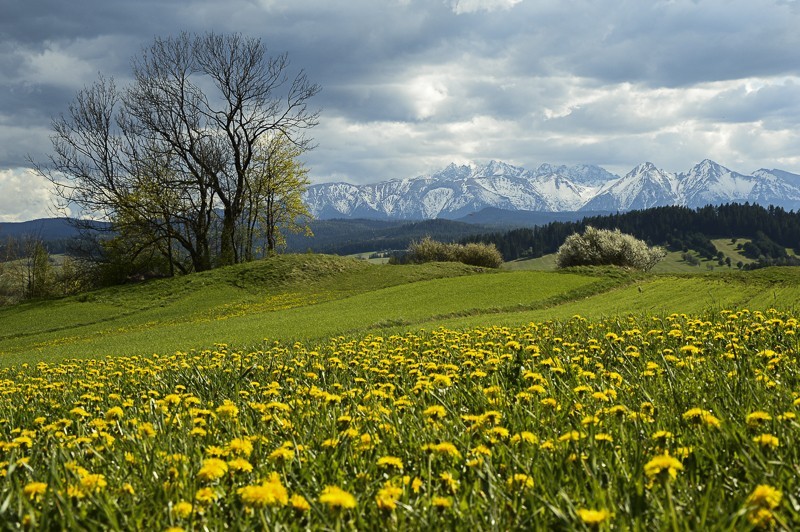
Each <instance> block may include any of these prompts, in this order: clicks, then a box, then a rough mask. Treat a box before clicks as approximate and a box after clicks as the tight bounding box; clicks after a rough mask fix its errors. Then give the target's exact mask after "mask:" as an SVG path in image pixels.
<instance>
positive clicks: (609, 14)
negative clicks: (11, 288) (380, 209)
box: [0, 0, 800, 221]
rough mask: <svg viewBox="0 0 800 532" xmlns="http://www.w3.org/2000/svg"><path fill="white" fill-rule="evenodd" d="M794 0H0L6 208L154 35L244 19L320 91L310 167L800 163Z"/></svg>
mask: <svg viewBox="0 0 800 532" xmlns="http://www.w3.org/2000/svg"><path fill="white" fill-rule="evenodd" d="M798 28H800V0H774V1H767V0H757V1H754V0H695V1H689V0H668V1H666V0H665V1H645V0H629V1H626V0H586V1H583V0H535V1H534V0H225V1H224V2H223V1H220V0H137V1H133V0H73V1H69V2H66V1H64V0H37V1H35V2H32V1H30V0H3V2H2V8H0V87H1V89H0V221H21V220H27V219H32V218H37V217H43V216H50V215H51V214H50V213H49V212H48V205H49V203H50V200H49V193H48V190H47V188H46V186H45V185H44V184H43V183H42V182H41V180H40V179H38V178H36V177H35V176H33V175H31V173H30V172H29V171H28V170H26V168H27V166H29V165H28V163H27V157H28V156H30V157H33V158H34V159H35V160H42V159H43V158H45V157H46V156H47V153H48V151H49V149H50V141H49V135H50V123H51V118H52V117H54V116H57V115H58V114H59V113H62V112H65V111H66V109H67V106H68V105H69V103H70V101H71V100H72V99H73V98H74V96H75V93H76V91H78V90H79V89H81V88H82V87H84V86H86V85H89V84H91V83H93V82H94V80H95V79H97V75H98V73H102V74H104V75H106V76H113V77H114V78H115V80H116V81H117V84H118V85H124V84H125V83H126V82H127V80H128V78H129V76H130V59H131V58H132V57H133V56H135V55H137V54H138V53H139V52H140V50H141V49H142V47H143V46H146V45H148V44H150V43H151V42H152V40H153V38H154V37H155V36H162V37H166V36H169V35H174V34H177V33H179V32H180V31H191V32H205V31H210V30H213V31H216V32H241V33H243V34H245V35H248V36H256V37H260V38H261V39H262V40H263V42H264V43H265V44H266V45H267V47H268V48H269V50H270V51H271V53H274V54H279V53H282V52H288V54H289V57H290V59H291V61H292V66H293V67H296V68H298V69H299V68H302V69H304V70H305V71H306V73H307V74H308V76H309V78H310V80H311V81H313V82H316V83H318V84H320V85H321V86H322V88H323V90H322V92H321V93H320V94H319V95H317V96H316V97H315V100H314V103H315V104H316V105H317V106H319V107H320V108H322V115H321V119H320V125H319V126H318V127H317V128H315V130H314V131H313V136H314V138H315V139H316V142H317V143H318V147H317V149H316V150H314V151H313V152H311V153H309V154H307V155H306V156H305V158H304V161H305V162H306V164H307V166H308V167H309V168H310V175H311V177H312V180H313V181H314V182H326V181H348V182H352V183H368V182H376V181H382V180H386V179H393V178H402V177H411V176H415V175H419V174H423V173H429V172H432V171H435V170H437V169H440V168H443V167H444V166H446V165H447V164H449V163H450V162H457V163H465V162H468V161H475V162H478V163H484V162H488V161H489V160H491V159H497V160H502V161H505V162H508V163H511V164H515V165H519V166H524V167H528V168H533V167H536V166H538V165H539V164H541V163H544V162H548V163H552V164H567V165H572V164H597V165H600V166H603V167H604V168H606V169H608V170H610V171H612V172H615V173H618V174H620V175H622V174H625V173H627V172H628V171H629V170H631V169H632V168H633V167H634V166H636V165H637V164H639V163H641V162H644V161H651V162H653V163H654V164H655V165H656V166H658V167H659V168H662V169H664V170H667V171H671V172H679V171H685V170H688V169H689V168H690V167H691V166H693V165H694V164H695V163H697V162H699V161H700V160H702V159H704V158H710V159H713V160H715V161H717V162H719V163H720V164H723V165H724V166H727V167H729V168H731V169H733V170H736V171H739V172H743V173H749V172H752V171H754V170H756V169H758V168H761V167H766V168H779V169H783V170H787V171H790V172H794V173H800V52H799V51H800V31H798Z"/></svg>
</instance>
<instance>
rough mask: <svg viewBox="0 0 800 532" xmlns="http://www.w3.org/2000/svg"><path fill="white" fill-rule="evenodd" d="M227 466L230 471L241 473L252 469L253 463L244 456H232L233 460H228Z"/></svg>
mask: <svg viewBox="0 0 800 532" xmlns="http://www.w3.org/2000/svg"><path fill="white" fill-rule="evenodd" d="M228 467H229V468H230V470H231V471H237V472H242V473H249V472H251V471H252V470H253V464H251V463H250V462H248V461H247V460H246V459H245V458H234V459H233V460H228Z"/></svg>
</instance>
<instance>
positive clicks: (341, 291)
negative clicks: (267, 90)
mask: <svg viewBox="0 0 800 532" xmlns="http://www.w3.org/2000/svg"><path fill="white" fill-rule="evenodd" d="M719 270H720V271H718V272H716V274H715V275H696V274H695V275H688V274H680V273H670V274H647V275H644V274H633V273H630V272H625V271H622V270H619V269H615V268H605V269H592V268H583V269H575V270H571V271H567V272H554V271H541V270H505V269H504V270H500V271H496V270H486V269H480V268H474V267H469V266H465V265H461V264H454V263H435V264H423V265H404V266H391V265H386V266H377V265H371V264H368V263H366V262H364V261H360V260H356V259H351V258H343V257H335V256H325V255H286V256H279V257H274V258H271V259H269V260H265V261H259V262H254V263H250V264H245V265H239V266H234V267H230V268H221V269H218V270H214V271H211V272H204V273H201V274H194V275H189V276H185V277H180V278H176V279H165V280H157V281H153V282H149V283H144V284H140V285H129V286H122V287H114V288H109V289H105V290H99V291H96V292H91V293H88V294H82V295H80V296H77V297H69V298H64V299H60V300H52V301H38V302H31V303H25V304H21V305H17V306H14V307H8V308H4V309H0V324H2V327H0V365H11V364H17V363H21V362H31V363H33V362H37V361H40V360H46V361H53V360H60V359H64V358H68V357H82V358H88V357H98V356H105V355H136V354H151V353H160V354H169V353H173V352H175V351H177V350H186V349H201V348H204V347H208V346H211V345H214V344H215V343H227V344H231V345H235V346H241V347H251V346H255V345H260V344H261V343H262V342H264V341H265V340H266V341H275V340H277V341H282V342H293V341H302V342H314V341H319V340H323V339H325V338H328V337H331V336H336V335H340V334H362V333H365V332H369V331H382V332H384V331H391V332H398V331H408V330H418V329H423V328H424V329H434V328H436V327H439V326H448V327H466V326H476V325H481V324H487V323H492V324H499V325H520V324H526V323H529V322H531V321H537V320H539V321H541V320H549V319H556V318H569V317H571V316H573V315H576V314H577V315H581V316H587V317H605V316H613V315H622V314H630V313H634V314H643V313H650V314H654V313H655V314H664V313H672V312H679V313H680V312H702V311H705V310H707V309H722V308H732V309H738V308H747V307H751V308H769V307H777V308H790V307H793V306H794V304H795V301H800V274H799V273H798V272H800V270H798V269H795V268H779V269H769V270H759V271H756V272H736V271H733V272H731V271H729V270H728V268H724V269H723V268H719ZM695 271H697V269H695ZM700 272H702V273H705V271H704V270H700Z"/></svg>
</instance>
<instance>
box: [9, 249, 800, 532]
mask: <svg viewBox="0 0 800 532" xmlns="http://www.w3.org/2000/svg"><path fill="white" fill-rule="evenodd" d="M799 277H800V272H798V271H796V270H795V269H791V268H783V269H767V270H761V271H754V272H731V273H726V274H714V275H675V274H670V275H667V274H661V275H644V274H634V273H631V272H625V271H620V270H614V269H600V270H598V269H577V270H573V271H570V272H567V273H557V272H550V271H500V272H488V271H481V270H477V269H475V268H471V267H467V266H462V265H455V264H428V265H419V266H374V265H369V264H365V263H363V262H360V261H357V260H351V259H344V258H338V257H326V256H304V255H298V256H286V257H277V258H275V259H271V260H270V261H265V262H261V263H254V264H250V265H244V266H240V267H234V268H227V269H223V270H219V271H215V272H208V273H207V274H198V275H193V276H187V277H184V278H180V279H176V280H164V281H155V282H151V283H147V284H144V285H140V286H129V287H118V288H115V289H111V290H105V291H98V292H94V293H90V294H84V295H83V296H80V297H74V298H65V299H62V300H56V301H43V302H36V303H29V304H26V305H20V306H16V307H11V308H7V309H2V310H0V324H2V328H0V358H1V359H2V360H0V523H2V525H1V526H2V527H4V528H5V529H9V530H14V529H25V528H27V529H98V530H99V529H118V530H139V529H151V530H173V531H178V530H204V529H209V530H217V529H232V530H239V529H254V528H256V529H257V528H263V529H287V530H301V529H314V530H316V529H326V530H345V529H375V528H378V527H384V528H388V529H392V530H409V529H413V530H416V529H454V528H457V529H465V528H470V527H471V528H474V529H478V530H511V529H519V530H530V529H542V530H552V529H564V530H572V529H585V530H597V529H603V530H606V529H629V528H633V529H641V530H658V529H669V530H686V529H692V530H697V529H714V530H742V529H744V530H747V529H757V528H779V529H792V528H796V526H797V523H798V522H800V502H799V501H798V496H799V495H800V486H798V481H797V478H800V477H799V475H798V473H800V471H798V467H800V466H798V464H800V457H799V456H798V451H797V449H798V443H800V442H799V441H798V439H800V438H798V434H799V432H798V429H800V425H798V421H797V412H798V409H800V382H799V381H798V367H797V349H798V338H797V328H798V316H797V314H796V311H795V308H794V304H795V302H796V301H797V300H798V296H800V282H798V281H799V280H800V279H799ZM81 309H85V312H84V311H81Z"/></svg>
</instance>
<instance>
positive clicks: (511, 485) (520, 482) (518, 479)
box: [506, 473, 533, 490]
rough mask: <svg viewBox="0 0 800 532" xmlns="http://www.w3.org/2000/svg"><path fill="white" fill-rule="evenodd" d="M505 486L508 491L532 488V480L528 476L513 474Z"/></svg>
mask: <svg viewBox="0 0 800 532" xmlns="http://www.w3.org/2000/svg"><path fill="white" fill-rule="evenodd" d="M506 486H508V489H509V490H523V489H525V488H532V487H533V479H532V478H531V477H529V476H528V475H525V474H522V473H515V474H514V475H513V476H510V477H508V480H506Z"/></svg>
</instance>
